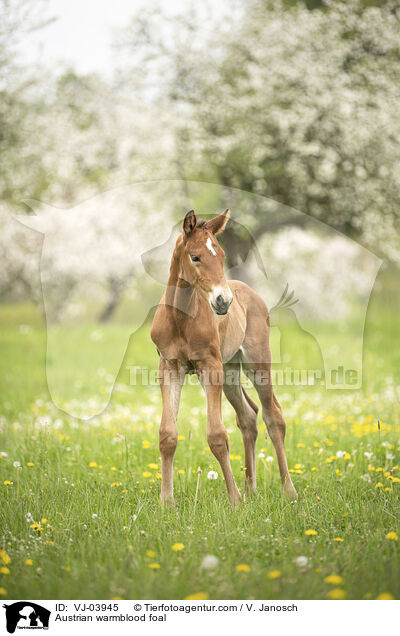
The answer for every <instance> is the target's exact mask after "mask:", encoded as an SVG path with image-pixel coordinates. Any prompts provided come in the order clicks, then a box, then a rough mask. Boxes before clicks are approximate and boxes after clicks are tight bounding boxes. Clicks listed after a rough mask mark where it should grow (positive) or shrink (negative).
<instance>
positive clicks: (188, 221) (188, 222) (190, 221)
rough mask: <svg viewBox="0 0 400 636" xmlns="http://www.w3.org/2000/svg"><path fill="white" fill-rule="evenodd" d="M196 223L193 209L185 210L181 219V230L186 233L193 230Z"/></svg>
mask: <svg viewBox="0 0 400 636" xmlns="http://www.w3.org/2000/svg"><path fill="white" fill-rule="evenodd" d="M196 225H197V216H196V215H195V213H194V210H189V212H186V215H185V218H184V219H183V231H184V232H185V234H186V235H188V234H190V233H191V232H193V230H194V228H195V227H196Z"/></svg>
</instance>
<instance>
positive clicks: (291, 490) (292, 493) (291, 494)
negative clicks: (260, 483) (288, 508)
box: [282, 484, 298, 501]
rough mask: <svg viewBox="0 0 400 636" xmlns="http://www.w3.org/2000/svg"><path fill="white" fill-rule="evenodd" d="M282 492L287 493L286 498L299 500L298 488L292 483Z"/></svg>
mask: <svg viewBox="0 0 400 636" xmlns="http://www.w3.org/2000/svg"><path fill="white" fill-rule="evenodd" d="M282 492H283V494H284V495H285V497H286V499H288V500H289V501H297V500H298V495H297V492H296V488H295V487H294V486H293V485H292V484H290V485H288V486H284V487H283V490H282Z"/></svg>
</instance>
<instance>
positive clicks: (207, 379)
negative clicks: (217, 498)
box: [198, 363, 242, 507]
mask: <svg viewBox="0 0 400 636" xmlns="http://www.w3.org/2000/svg"><path fill="white" fill-rule="evenodd" d="M198 372H199V379H200V382H201V383H202V385H203V387H204V390H205V392H206V398H207V441H208V445H209V447H210V449H211V451H212V453H213V455H214V456H215V457H216V458H217V459H218V461H219V463H220V465H221V468H222V472H223V474H224V478H225V483H226V488H227V490H228V498H229V501H230V503H231V504H232V505H233V506H234V507H236V506H238V505H239V503H240V502H241V499H242V497H241V495H240V492H239V490H238V488H237V486H236V483H235V479H234V477H233V473H232V468H231V463H230V457H229V440H228V433H227V431H226V428H225V426H224V425H223V422H222V379H223V371H222V363H221V364H220V365H212V366H211V367H210V366H206V365H198Z"/></svg>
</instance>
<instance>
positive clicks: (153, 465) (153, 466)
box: [147, 463, 158, 470]
mask: <svg viewBox="0 0 400 636" xmlns="http://www.w3.org/2000/svg"><path fill="white" fill-rule="evenodd" d="M147 466H148V467H149V468H151V469H152V470H158V464H154V463H152V464H147Z"/></svg>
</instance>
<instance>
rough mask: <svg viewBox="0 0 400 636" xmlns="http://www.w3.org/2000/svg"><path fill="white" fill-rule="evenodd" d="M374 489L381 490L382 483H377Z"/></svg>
mask: <svg viewBox="0 0 400 636" xmlns="http://www.w3.org/2000/svg"><path fill="white" fill-rule="evenodd" d="M375 488H383V484H382V482H381V481H378V483H377V484H376V486H375Z"/></svg>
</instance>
